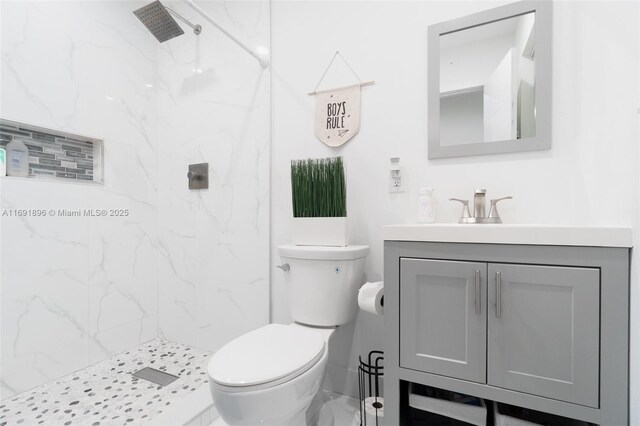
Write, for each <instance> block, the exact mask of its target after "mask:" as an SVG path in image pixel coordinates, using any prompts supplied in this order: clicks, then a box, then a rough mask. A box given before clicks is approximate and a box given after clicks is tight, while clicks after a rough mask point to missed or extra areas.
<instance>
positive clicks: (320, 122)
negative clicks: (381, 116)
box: [315, 84, 361, 146]
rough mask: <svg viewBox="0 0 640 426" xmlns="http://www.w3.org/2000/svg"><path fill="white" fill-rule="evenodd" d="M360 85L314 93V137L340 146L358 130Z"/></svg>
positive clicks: (330, 144)
mask: <svg viewBox="0 0 640 426" xmlns="http://www.w3.org/2000/svg"><path fill="white" fill-rule="evenodd" d="M360 90H361V85H360V84H356V85H355V86H348V87H342V88H339V89H333V90H327V91H322V92H317V93H315V95H316V132H315V133H316V138H318V139H319V140H320V141H321V142H324V143H325V144H327V145H329V146H340V145H342V144H344V143H345V142H347V141H348V140H349V139H351V138H352V137H354V136H355V135H357V134H358V131H360Z"/></svg>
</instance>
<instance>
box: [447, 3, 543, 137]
mask: <svg viewBox="0 0 640 426" xmlns="http://www.w3.org/2000/svg"><path fill="white" fill-rule="evenodd" d="M534 22H535V12H531V13H527V14H524V15H519V16H514V17H511V18H507V19H502V20H499V21H494V22H490V23H487V24H484V25H479V26H476V27H472V28H466V29H463V30H460V31H454V32H451V33H447V34H442V35H440V143H441V145H443V146H447V145H448V146H451V145H464V144H470V143H477V142H494V141H506V140H517V139H523V138H530V137H534V136H535V111H536V107H535V90H534V89H535V34H534Z"/></svg>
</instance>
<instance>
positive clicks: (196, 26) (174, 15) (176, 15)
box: [163, 5, 202, 35]
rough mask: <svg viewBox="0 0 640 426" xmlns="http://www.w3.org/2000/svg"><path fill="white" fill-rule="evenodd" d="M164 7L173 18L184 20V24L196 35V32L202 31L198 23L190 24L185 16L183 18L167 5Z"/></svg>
mask: <svg viewBox="0 0 640 426" xmlns="http://www.w3.org/2000/svg"><path fill="white" fill-rule="evenodd" d="M163 6H164V5H163ZM164 8H165V9H167V12H169V13H170V14H171V16H173V17H174V18H177V19H179V20H180V21H182V22H184V23H185V24H186V25H188V26H190V27H191V29H192V30H193V33H194V34H195V35H198V34H200V33H201V32H202V27H201V26H200V25H194V24H192V23H191V22H189V21H187V20H186V19H185V18H183V17H182V16H181V15H180V14H179V13H177V12H176V11H174V10H173V9H169V8H168V7H167V6H164Z"/></svg>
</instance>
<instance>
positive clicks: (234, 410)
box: [207, 245, 369, 426]
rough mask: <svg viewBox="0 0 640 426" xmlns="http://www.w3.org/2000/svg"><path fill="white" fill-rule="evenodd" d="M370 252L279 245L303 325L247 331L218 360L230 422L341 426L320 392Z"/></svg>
mask: <svg viewBox="0 0 640 426" xmlns="http://www.w3.org/2000/svg"><path fill="white" fill-rule="evenodd" d="M368 252H369V247H368V246H347V247H320V246H294V245H285V246H279V247H278V253H279V254H280V257H281V259H282V262H283V264H284V265H283V271H284V272H283V274H285V276H286V282H287V285H288V289H289V305H290V309H291V317H292V318H293V320H294V321H295V322H294V323H292V324H289V325H280V324H270V325H267V326H264V327H261V328H259V329H257V330H254V331H252V332H250V333H246V334H244V335H242V336H240V337H238V338H236V339H234V340H232V341H231V342H229V343H228V344H226V345H225V346H224V347H222V348H221V349H220V350H219V351H218V352H216V353H215V354H214V355H213V356H212V357H211V360H210V361H209V366H208V368H207V370H208V373H209V382H210V385H211V392H212V393H213V400H214V402H215V404H216V409H217V410H218V413H219V414H220V416H221V417H222V419H223V420H224V421H225V422H226V423H227V424H228V425H232V426H236V425H241V426H256V425H267V426H273V425H278V426H287V425H315V424H319V423H322V425H323V426H324V425H326V424H332V423H333V416H332V415H331V414H330V413H327V412H326V410H321V409H322V407H323V404H322V394H321V392H320V390H321V385H322V380H323V378H324V372H325V367H326V365H327V350H328V343H329V338H330V337H331V335H332V334H333V332H334V331H335V329H336V326H338V325H341V324H346V323H348V322H350V321H352V320H353V319H354V317H355V315H356V312H357V309H358V302H357V297H358V288H359V287H360V286H361V285H362V284H363V281H362V279H363V272H364V261H365V257H366V256H367V254H368ZM287 265H288V266H287ZM320 419H322V420H320ZM216 424H219V423H216Z"/></svg>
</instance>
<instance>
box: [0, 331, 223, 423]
mask: <svg viewBox="0 0 640 426" xmlns="http://www.w3.org/2000/svg"><path fill="white" fill-rule="evenodd" d="M210 355H211V354H210V353H209V352H206V351H202V350H199V349H195V348H191V347H189V346H185V345H181V344H178V343H173V342H168V341H166V340H161V339H155V340H152V341H151V342H149V343H146V344H144V345H141V346H139V347H137V348H136V349H133V350H130V351H127V352H124V353H122V354H120V355H116V356H114V357H111V358H109V359H107V360H104V361H102V362H100V363H98V364H95V365H93V366H91V367H88V368H85V369H84V370H81V371H78V372H76V373H74V374H71V375H69V376H66V377H63V378H61V379H59V380H55V381H53V382H49V383H47V384H44V385H42V386H39V387H37V388H35V389H32V390H30V391H28V392H24V393H22V394H20V395H17V396H14V397H11V398H7V399H5V400H3V401H0V426H14V425H22V426H25V425H65V426H71V425H83V426H84V425H91V426H100V425H139V424H144V423H147V422H149V421H150V420H152V419H153V417H154V416H157V415H158V414H161V413H162V412H163V410H165V409H166V408H167V407H168V406H170V405H171V404H172V403H174V402H176V401H177V400H179V399H180V398H182V397H184V396H186V395H188V394H190V393H191V392H194V391H195V390H196V389H198V388H199V387H200V386H208V384H207V383H208V382H209V381H208V378H207V372H206V371H207V362H208V361H209V356H210ZM145 366H149V367H153V368H156V369H158V370H160V371H165V372H167V373H170V374H175V375H176V376H179V377H180V378H179V379H178V380H176V381H175V382H173V383H171V384H170V385H168V386H159V385H156V384H154V383H151V382H147V381H146V380H142V379H138V378H137V377H134V376H132V375H131V374H132V373H134V372H136V371H138V370H140V369H141V368H142V367H145ZM152 423H153V422H152Z"/></svg>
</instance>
